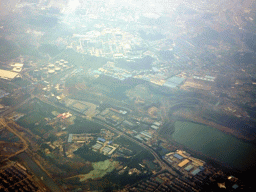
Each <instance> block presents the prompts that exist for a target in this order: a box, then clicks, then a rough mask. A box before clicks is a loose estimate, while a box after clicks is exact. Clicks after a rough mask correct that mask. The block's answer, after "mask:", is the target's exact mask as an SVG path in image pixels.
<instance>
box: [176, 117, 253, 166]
mask: <svg viewBox="0 0 256 192" xmlns="http://www.w3.org/2000/svg"><path fill="white" fill-rule="evenodd" d="M172 139H173V140H174V141H176V142H177V143H180V144H182V145H184V146H186V147H187V148H189V149H191V150H194V151H198V152H201V153H202V154H204V155H206V156H208V157H211V158H212V159H215V160H217V161H219V162H222V163H224V164H225V165H228V166H230V167H232V168H235V169H238V170H241V171H248V170H249V169H251V168H252V167H254V165H255V163H256V147H255V146H254V145H253V144H250V143H247V142H244V141H242V140H240V139H237V138H235V137H233V136H231V135H227V134H225V133H223V132H221V131H219V130H218V129H215V128H212V127H209V126H206V125H201V124H196V123H192V122H186V121H176V122H175V131H174V133H173V134H172Z"/></svg>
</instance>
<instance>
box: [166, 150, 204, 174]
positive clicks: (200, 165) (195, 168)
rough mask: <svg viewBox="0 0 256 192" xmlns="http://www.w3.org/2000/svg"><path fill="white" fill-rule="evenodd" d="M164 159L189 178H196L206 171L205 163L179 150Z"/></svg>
mask: <svg viewBox="0 0 256 192" xmlns="http://www.w3.org/2000/svg"><path fill="white" fill-rule="evenodd" d="M164 159H165V160H166V161H167V162H168V163H169V164H171V165H172V166H173V167H174V168H175V169H177V170H179V171H180V172H182V173H183V174H184V175H187V176H188V177H189V176H195V175H197V174H198V173H200V172H201V171H204V164H205V162H204V161H202V160H200V159H196V158H194V157H192V156H191V155H190V154H188V153H187V152H185V151H181V150H177V151H176V152H170V153H168V154H166V155H165V156H164Z"/></svg>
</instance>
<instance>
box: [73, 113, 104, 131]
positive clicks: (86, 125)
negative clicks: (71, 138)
mask: <svg viewBox="0 0 256 192" xmlns="http://www.w3.org/2000/svg"><path fill="white" fill-rule="evenodd" d="M101 129H104V127H103V126H102V125H99V124H97V123H94V122H92V121H88V120H85V119H82V118H79V117H77V118H76V120H75V123H74V124H73V125H70V126H69V127H68V132H69V133H74V134H80V133H100V130H101Z"/></svg>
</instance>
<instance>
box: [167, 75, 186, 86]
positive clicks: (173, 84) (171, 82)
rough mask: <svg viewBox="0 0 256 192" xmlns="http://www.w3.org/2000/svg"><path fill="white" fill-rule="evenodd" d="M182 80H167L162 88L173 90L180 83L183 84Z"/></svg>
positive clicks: (176, 78)
mask: <svg viewBox="0 0 256 192" xmlns="http://www.w3.org/2000/svg"><path fill="white" fill-rule="evenodd" d="M184 80H185V79H184V78H182V77H177V76H174V77H171V78H169V79H167V80H166V82H165V84H164V85H163V86H166V87H170V88H175V87H177V86H179V85H180V84H181V83H183V81H184Z"/></svg>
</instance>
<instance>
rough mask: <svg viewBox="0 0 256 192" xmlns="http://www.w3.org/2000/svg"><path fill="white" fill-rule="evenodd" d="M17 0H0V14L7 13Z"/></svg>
mask: <svg viewBox="0 0 256 192" xmlns="http://www.w3.org/2000/svg"><path fill="white" fill-rule="evenodd" d="M18 2H19V0H0V15H8V14H9V13H11V11H12V10H13V9H14V8H15V5H16V3H18Z"/></svg>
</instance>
